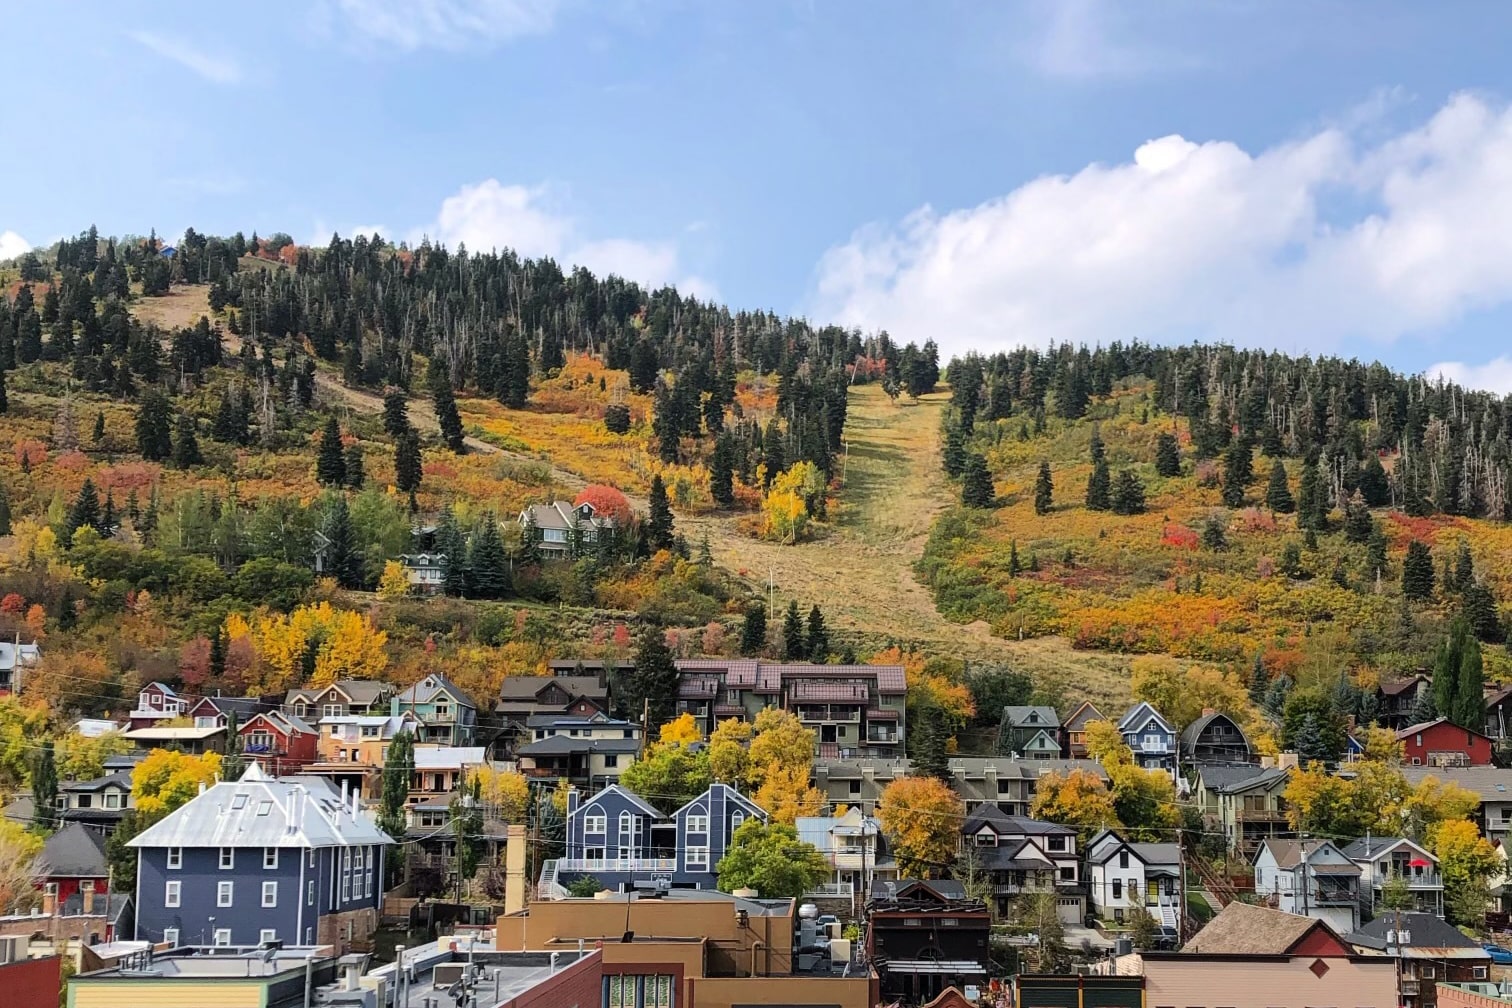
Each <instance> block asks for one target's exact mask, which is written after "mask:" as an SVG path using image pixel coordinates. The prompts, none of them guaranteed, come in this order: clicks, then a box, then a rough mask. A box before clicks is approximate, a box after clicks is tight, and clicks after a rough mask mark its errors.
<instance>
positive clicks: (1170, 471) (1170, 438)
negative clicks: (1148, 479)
mask: <svg viewBox="0 0 1512 1008" xmlns="http://www.w3.org/2000/svg"><path fill="white" fill-rule="evenodd" d="M1155 472H1156V473H1158V474H1159V475H1161V476H1164V477H1166V478H1170V477H1172V476H1180V475H1181V449H1180V448H1179V447H1177V444H1176V435H1174V434H1166V433H1162V434H1160V435H1158V436H1157V437H1156V438H1155Z"/></svg>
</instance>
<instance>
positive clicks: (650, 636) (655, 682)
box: [627, 626, 677, 738]
mask: <svg viewBox="0 0 1512 1008" xmlns="http://www.w3.org/2000/svg"><path fill="white" fill-rule="evenodd" d="M631 682H632V689H631V695H630V697H628V698H627V700H628V701H629V702H630V703H631V704H632V706H631V708H630V710H631V713H630V717H631V718H632V719H634V718H637V717H639V716H640V714H641V711H642V710H647V711H648V716H647V718H646V723H645V724H644V725H643V726H642V729H643V730H644V732H645V733H646V737H648V738H650V737H653V736H654V735H655V734H656V730H657V729H658V728H660V727H661V726H662V725H664V724H666V723H667V722H668V721H670V720H671V719H672V712H673V708H674V706H675V705H676V703H677V666H676V665H674V664H673V662H672V652H671V651H669V650H668V649H667V642H666V639H665V637H664V635H663V632H662V629H661V627H657V626H648V627H647V628H646V629H645V632H644V633H642V634H641V639H640V646H639V647H638V648H636V651H635V675H634V676H633V677H632V679H631Z"/></svg>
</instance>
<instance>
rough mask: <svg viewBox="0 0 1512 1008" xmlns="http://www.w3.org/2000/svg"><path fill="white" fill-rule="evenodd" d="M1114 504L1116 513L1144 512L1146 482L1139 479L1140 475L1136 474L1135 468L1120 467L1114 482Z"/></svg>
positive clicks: (1132, 513) (1134, 513) (1135, 513)
mask: <svg viewBox="0 0 1512 1008" xmlns="http://www.w3.org/2000/svg"><path fill="white" fill-rule="evenodd" d="M1112 506H1113V513H1114V514H1119V515H1137V514H1144V511H1145V492H1144V484H1143V483H1141V482H1140V481H1139V477H1138V476H1135V475H1134V470H1132V469H1120V470H1119V471H1118V479H1117V480H1116V481H1114V483H1113V497H1112Z"/></svg>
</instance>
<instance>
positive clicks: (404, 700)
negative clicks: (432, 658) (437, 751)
mask: <svg viewBox="0 0 1512 1008" xmlns="http://www.w3.org/2000/svg"><path fill="white" fill-rule="evenodd" d="M405 711H409V712H410V713H411V714H413V715H415V717H417V718H419V719H420V731H419V734H417V735H416V736H415V741H416V742H435V743H437V744H439V745H449V746H467V745H472V740H473V732H474V730H475V729H476V726H477V723H478V705H477V704H475V703H473V702H472V701H471V700H470V699H468V696H467V694H466V693H463V692H462V690H461V689H459V688H458V687H457V684H456V683H454V682H452V681H451V680H450V679H448V678H446V676H444V675H439V674H437V673H435V672H432V673H431V674H430V675H427V676H426V677H425V678H424V679H421V680H420V681H419V682H417V683H415V685H413V686H411V687H410V688H409V689H407V690H405V691H404V692H403V693H400V694H398V695H396V696H395V697H394V698H393V699H392V700H390V701H389V714H390V715H392V716H393V717H398V716H399V715H400V714H402V713H404V712H405Z"/></svg>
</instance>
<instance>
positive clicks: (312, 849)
mask: <svg viewBox="0 0 1512 1008" xmlns="http://www.w3.org/2000/svg"><path fill="white" fill-rule="evenodd" d="M310 867H311V868H314V867H315V848H313V847H311V848H310Z"/></svg>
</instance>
